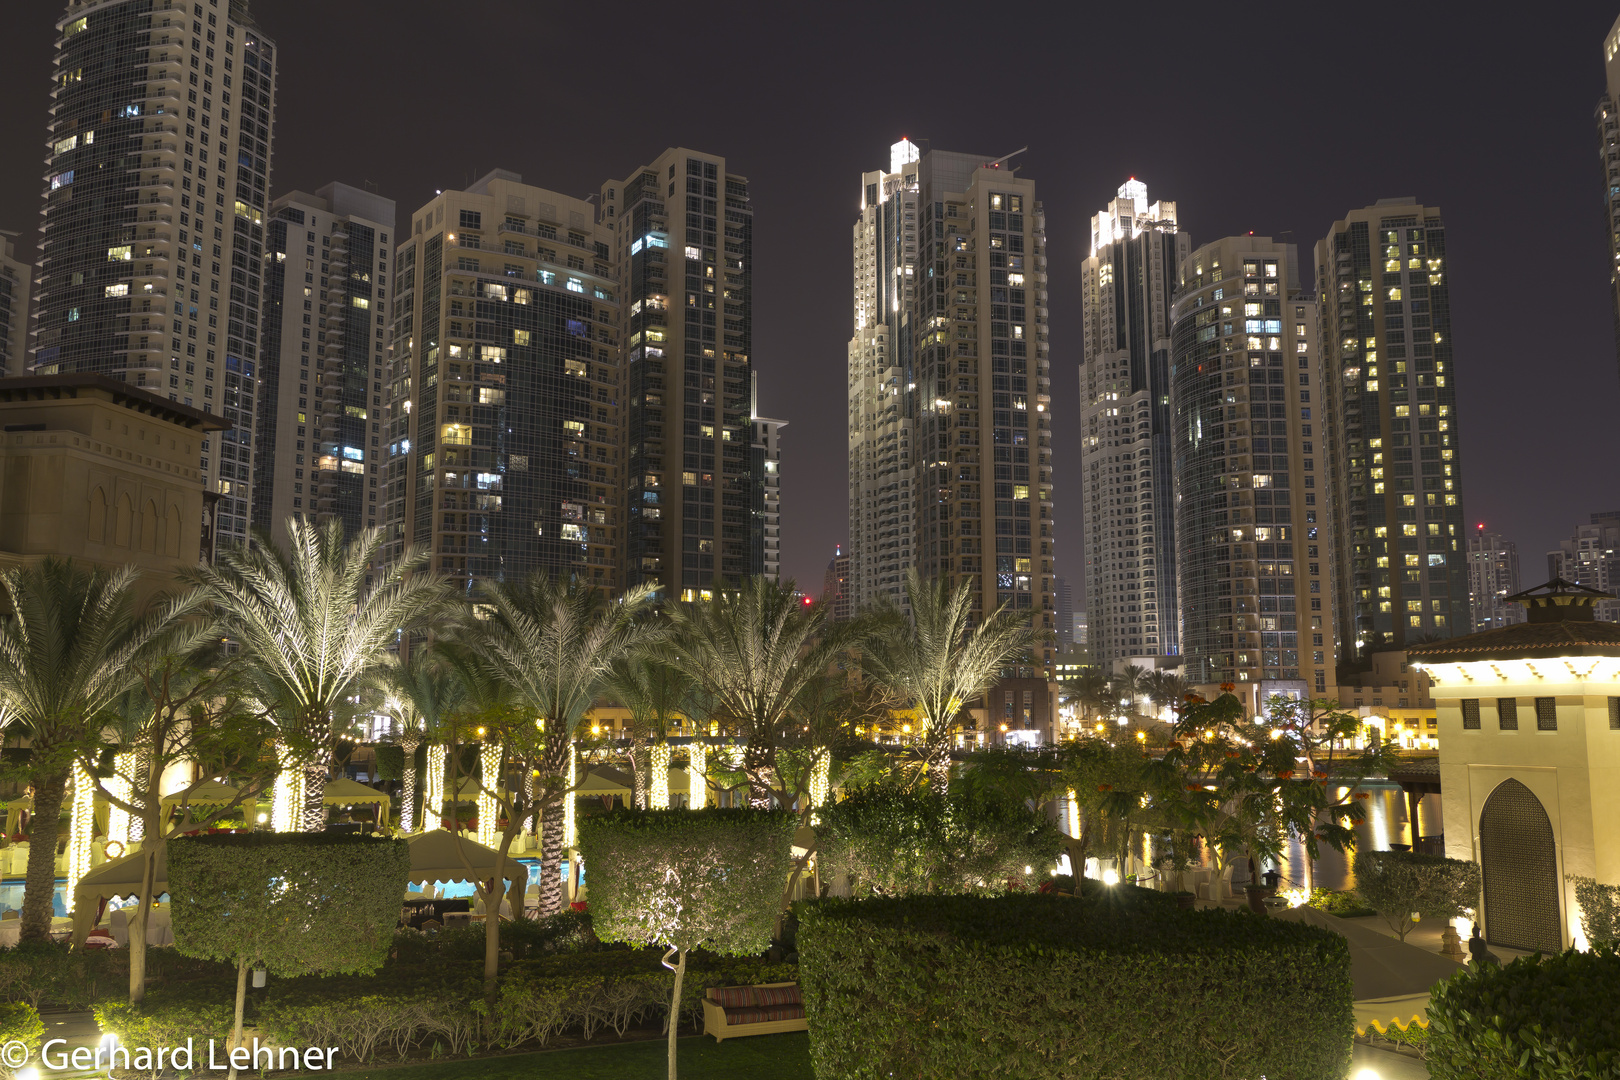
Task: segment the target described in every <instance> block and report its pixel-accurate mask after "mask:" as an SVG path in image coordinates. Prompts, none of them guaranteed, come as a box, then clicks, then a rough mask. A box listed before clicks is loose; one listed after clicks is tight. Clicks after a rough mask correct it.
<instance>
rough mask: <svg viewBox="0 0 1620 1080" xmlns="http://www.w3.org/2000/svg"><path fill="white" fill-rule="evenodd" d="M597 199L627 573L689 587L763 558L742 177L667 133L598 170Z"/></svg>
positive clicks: (704, 586)
mask: <svg viewBox="0 0 1620 1080" xmlns="http://www.w3.org/2000/svg"><path fill="white" fill-rule="evenodd" d="M601 205H602V222H603V225H604V227H605V229H606V230H607V231H608V232H610V233H611V236H610V238H609V241H608V242H609V244H610V245H611V249H612V259H613V266H614V268H615V270H616V278H617V282H618V290H619V301H620V307H619V312H618V314H619V317H620V319H622V323H620V324H619V325H620V327H621V329H622V334H623V341H624V348H625V375H626V383H625V400H626V403H627V407H626V414H625V417H626V418H625V431H624V438H625V442H624V446H625V470H626V488H625V501H626V507H625V519H624V520H625V526H624V530H625V537H624V551H625V556H624V559H625V562H624V571H625V584H627V585H635V584H641V583H646V584H651V585H656V586H658V588H659V591H660V594H661V595H662V596H665V597H668V598H677V597H678V598H683V599H693V598H695V597H697V596H699V595H701V594H702V593H703V592H705V591H707V590H708V589H710V587H711V586H713V585H714V584H715V583H716V582H717V581H718V582H720V583H721V584H725V585H734V584H737V583H739V582H741V580H742V579H743V578H744V577H747V576H749V575H753V574H760V573H763V572H764V561H763V552H764V548H763V544H756V540H757V539H759V538H761V537H762V535H763V534H762V532H761V530H762V528H763V517H762V515H763V509H762V508H759V509H756V482H755V478H754V476H753V467H752V458H753V446H754V438H753V424H752V411H753V410H752V404H751V402H752V394H753V374H752V373H753V366H752V360H751V357H752V353H753V340H754V328H753V273H754V212H753V209H752V206H751V204H750V202H749V193H748V180H747V178H745V177H742V176H738V175H736V174H735V173H731V172H728V171H727V169H726V162H725V159H724V158H721V157H719V156H717V155H714V154H704V153H700V152H698V151H694V150H687V149H682V148H679V147H675V148H671V149H668V150H665V151H664V152H663V153H662V154H660V155H659V156H658V157H657V158H655V159H654V160H653V161H652V162H650V163H649V164H647V165H645V166H643V167H641V168H640V169H637V170H636V171H635V172H633V173H631V174H630V175H629V176H628V177H626V178H625V179H623V180H615V181H609V182H608V183H606V184H604V185H603V186H602V193H601Z"/></svg>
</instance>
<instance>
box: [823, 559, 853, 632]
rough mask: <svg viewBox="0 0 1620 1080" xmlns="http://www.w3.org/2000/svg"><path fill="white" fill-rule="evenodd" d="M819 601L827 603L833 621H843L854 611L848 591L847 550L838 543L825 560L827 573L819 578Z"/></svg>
mask: <svg viewBox="0 0 1620 1080" xmlns="http://www.w3.org/2000/svg"><path fill="white" fill-rule="evenodd" d="M821 602H822V603H823V604H826V605H827V610H828V613H829V614H830V615H831V617H832V620H833V622H845V621H847V620H848V619H849V618H850V616H851V615H852V614H853V613H854V609H855V605H854V604H853V603H852V600H851V597H850V593H849V552H847V551H845V550H844V548H843V546H842V545H840V546H838V547H836V548H834V549H833V557H832V558H830V559H828V560H827V573H826V575H825V576H824V577H822V579H821Z"/></svg>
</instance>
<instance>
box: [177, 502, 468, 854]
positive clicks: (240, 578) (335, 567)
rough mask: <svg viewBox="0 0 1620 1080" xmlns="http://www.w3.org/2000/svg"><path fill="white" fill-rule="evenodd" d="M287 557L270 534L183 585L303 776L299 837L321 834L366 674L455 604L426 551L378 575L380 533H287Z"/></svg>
mask: <svg viewBox="0 0 1620 1080" xmlns="http://www.w3.org/2000/svg"><path fill="white" fill-rule="evenodd" d="M287 542H288V548H287V551H285V552H283V551H282V550H281V549H280V548H279V547H277V546H276V545H275V543H274V542H273V541H272V540H271V539H270V537H269V535H268V534H267V533H263V532H260V533H257V534H256V535H255V542H254V544H253V545H252V546H247V545H235V546H231V547H227V548H225V549H224V550H223V551H221V552H220V553H219V555H218V556H217V560H216V561H215V563H214V564H213V565H211V566H202V567H198V568H195V569H192V570H188V571H186V573H185V577H186V579H187V580H189V581H191V582H193V583H195V584H196V585H199V586H201V587H202V588H204V589H205V590H206V591H207V593H208V596H209V599H210V600H212V601H213V604H214V606H215V609H216V611H217V612H218V617H219V620H220V623H221V626H222V628H223V633H224V634H225V635H226V636H227V637H229V638H231V639H233V640H234V641H235V642H236V643H237V645H238V647H239V648H240V649H241V651H242V653H243V654H244V657H245V659H246V661H247V665H246V666H247V669H248V670H247V677H248V678H249V679H251V680H252V681H253V683H254V685H255V688H256V690H257V692H258V694H259V696H260V700H261V702H262V704H263V705H264V707H265V708H266V709H267V710H269V712H270V713H271V715H272V716H274V718H275V721H276V726H277V729H278V730H279V731H280V732H281V739H282V742H283V744H284V745H285V746H286V747H287V748H288V750H290V751H291V752H292V753H293V754H294V755H296V757H297V759H299V760H300V761H301V764H302V767H303V770H304V807H303V829H304V831H306V832H316V831H318V830H319V829H320V828H321V825H322V821H323V819H324V817H325V806H324V804H323V802H322V799H323V796H324V795H325V792H326V772H327V767H328V763H329V762H330V760H331V755H332V743H333V738H334V733H335V730H336V722H337V721H338V720H339V718H340V717H341V716H342V715H343V714H344V713H345V712H346V711H347V710H348V704H349V702H348V699H349V698H350V696H351V695H353V694H354V693H355V691H356V690H357V689H358V688H359V687H360V684H361V682H362V680H363V679H364V678H365V676H366V675H367V673H368V671H369V670H370V669H371V668H372V667H373V666H374V665H375V664H376V663H377V662H378V658H379V657H381V656H382V654H383V652H384V651H385V650H386V649H387V647H388V646H389V645H391V644H393V643H394V642H395V641H396V640H397V639H398V637H399V636H400V635H401V634H402V633H409V632H410V631H411V630H413V629H416V628H418V627H421V626H424V625H426V624H427V623H428V622H429V621H431V620H432V619H433V618H435V617H436V616H438V615H439V614H441V613H443V612H445V611H446V610H447V609H448V608H449V606H450V604H451V603H452V600H453V594H452V593H451V592H450V591H449V589H448V588H447V586H446V585H445V583H444V582H443V580H442V579H440V578H438V577H437V576H435V575H433V574H430V573H426V572H423V571H420V570H416V569H415V568H416V567H417V566H418V565H419V564H420V563H421V562H422V561H423V560H424V559H425V558H426V556H427V552H426V550H425V549H423V548H421V547H413V548H411V549H409V550H407V551H406V552H405V554H404V556H403V557H402V558H401V559H400V560H399V561H398V562H395V563H393V564H391V565H386V566H384V565H379V564H378V553H379V552H380V551H381V549H382V545H383V535H382V533H381V531H380V530H377V529H367V530H366V531H364V532H362V533H360V534H358V535H357V536H355V538H354V539H353V540H350V541H348V542H345V541H344V538H343V523H342V521H340V520H338V519H335V518H334V519H333V520H331V521H329V522H327V523H325V524H321V525H317V524H315V523H314V522H310V521H306V520H303V519H300V518H297V517H294V518H290V519H288V522H287Z"/></svg>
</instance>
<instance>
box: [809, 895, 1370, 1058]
mask: <svg viewBox="0 0 1620 1080" xmlns="http://www.w3.org/2000/svg"><path fill="white" fill-rule="evenodd" d="M1163 900H1165V901H1169V902H1168V903H1166V902H1161V900H1160V899H1159V898H1158V897H1156V896H1155V895H1154V894H1151V893H1149V892H1148V891H1147V890H1140V889H1134V888H1131V887H1127V886H1121V887H1115V888H1113V889H1109V890H1106V892H1105V893H1102V894H1097V893H1092V894H1089V895H1088V896H1085V897H1081V898H1078V899H1076V898H1072V897H1065V896H1042V895H1009V896H1002V897H995V898H991V897H976V896H913V897H905V898H899V899H877V900H857V901H849V900H826V901H821V902H819V903H813V904H806V905H804V907H803V909H802V913H801V916H800V925H799V961H800V975H801V986H802V987H803V992H804V1001H805V1010H806V1012H807V1013H808V1015H809V1019H810V1055H811V1061H812V1063H813V1065H814V1067H815V1070H816V1076H817V1077H818V1078H819V1080H869V1078H870V1080H877V1078H879V1077H884V1078H887V1077H895V1076H904V1077H907V1078H912V1080H932V1078H940V1080H943V1078H947V1077H948V1078H951V1080H967V1078H976V1077H997V1078H1012V1077H1031V1078H1035V1077H1039V1078H1042V1080H1045V1078H1071V1077H1072V1078H1075V1080H1080V1078H1085V1080H1093V1078H1096V1077H1102V1076H1106V1077H1109V1078H1110V1080H1161V1078H1163V1077H1172V1076H1173V1077H1176V1078H1177V1080H1205V1078H1208V1080H1216V1078H1222V1080H1225V1078H1231V1077H1257V1076H1260V1075H1265V1076H1269V1077H1271V1078H1272V1080H1343V1077H1344V1075H1345V1072H1346V1070H1347V1069H1348V1067H1349V1064H1350V1047H1351V1040H1352V1039H1353V1037H1354V1034H1355V1022H1354V1016H1353V1013H1352V1011H1351V988H1350V951H1349V946H1348V945H1347V944H1346V943H1345V940H1344V938H1342V937H1340V936H1339V935H1337V934H1334V933H1331V932H1329V931H1326V930H1321V929H1318V928H1316V927H1311V926H1304V925H1300V924H1296V923H1290V922H1283V921H1280V920H1272V919H1265V918H1259V917H1256V916H1254V915H1252V914H1250V913H1247V912H1230V911H1218V910H1210V911H1182V910H1180V909H1179V908H1177V907H1176V906H1175V903H1174V900H1173V898H1170V897H1168V896H1166V897H1164V898H1163Z"/></svg>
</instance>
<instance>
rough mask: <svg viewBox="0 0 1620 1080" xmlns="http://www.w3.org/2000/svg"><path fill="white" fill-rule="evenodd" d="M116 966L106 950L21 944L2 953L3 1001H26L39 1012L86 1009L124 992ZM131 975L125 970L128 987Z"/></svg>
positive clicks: (60, 944)
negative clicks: (42, 1009) (47, 1007)
mask: <svg viewBox="0 0 1620 1080" xmlns="http://www.w3.org/2000/svg"><path fill="white" fill-rule="evenodd" d="M119 959H122V958H119ZM126 963H127V962H126ZM115 964H116V961H114V959H113V958H112V957H111V955H110V954H109V953H108V952H106V951H103V950H96V949H70V948H68V946H67V943H66V942H55V941H24V942H19V943H18V944H17V945H15V946H13V947H12V948H9V949H4V950H0V1000H6V1001H26V1002H28V1003H29V1004H30V1005H32V1006H33V1007H34V1008H36V1009H37V1008H39V1007H40V1006H41V1005H54V1006H59V1007H63V1008H68V1009H87V1008H89V1007H90V1006H91V1004H92V1003H94V1002H95V1000H96V999H97V998H98V997H100V996H101V995H103V994H109V993H113V994H115V993H117V992H119V991H120V990H121V989H123V987H121V986H120V985H119V983H120V977H119V975H118V973H117V972H116V971H115ZM128 973H129V968H128V967H127V966H124V967H123V981H124V982H125V985H126V986H127V980H128V977H129V975H128Z"/></svg>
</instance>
